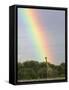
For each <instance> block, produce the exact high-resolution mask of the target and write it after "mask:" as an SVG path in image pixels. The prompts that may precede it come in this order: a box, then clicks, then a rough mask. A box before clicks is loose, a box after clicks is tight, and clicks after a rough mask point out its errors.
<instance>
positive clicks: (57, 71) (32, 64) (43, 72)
mask: <svg viewBox="0 0 69 90" xmlns="http://www.w3.org/2000/svg"><path fill="white" fill-rule="evenodd" d="M58 77H59V78H61V77H65V63H61V64H60V65H54V64H51V63H45V62H40V63H39V62H37V61H33V60H31V61H26V62H23V63H18V80H31V79H47V78H58Z"/></svg>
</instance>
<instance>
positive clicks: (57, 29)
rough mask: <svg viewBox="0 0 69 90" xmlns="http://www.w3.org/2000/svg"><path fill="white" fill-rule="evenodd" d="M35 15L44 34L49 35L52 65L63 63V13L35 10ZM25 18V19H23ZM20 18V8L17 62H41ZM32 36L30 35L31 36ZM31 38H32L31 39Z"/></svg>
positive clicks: (19, 14) (59, 11) (19, 15)
mask: <svg viewBox="0 0 69 90" xmlns="http://www.w3.org/2000/svg"><path fill="white" fill-rule="evenodd" d="M36 11H37V14H38V15H39V19H40V21H41V23H42V25H43V27H44V28H46V29H44V30H46V31H45V32H48V33H49V40H50V42H49V45H50V47H51V48H52V51H53V53H54V60H53V61H54V64H60V63H62V62H65V11H61V10H43V9H37V10H36ZM23 18H25V17H23ZM24 22H25V21H23V20H22V18H21V13H20V8H19V9H18V61H19V62H23V61H26V60H36V61H42V58H41V57H38V56H37V53H35V48H36V47H35V46H33V43H31V39H30V38H29V37H28V36H29V35H28V34H29V33H27V30H28V28H27V25H26V26H25V23H26V22H25V23H24ZM31 36H32V35H31ZM31 38H33V37H31Z"/></svg>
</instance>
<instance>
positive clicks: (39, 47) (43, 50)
mask: <svg viewBox="0 0 69 90" xmlns="http://www.w3.org/2000/svg"><path fill="white" fill-rule="evenodd" d="M19 11H20V13H21V15H22V17H21V18H22V20H23V21H25V22H26V23H27V25H28V27H29V29H28V33H29V36H31V38H32V37H33V38H32V41H33V43H34V44H35V45H36V52H37V53H38V56H41V57H42V61H43V60H44V61H45V57H48V61H49V62H53V60H52V57H53V54H52V51H51V48H50V47H49V34H48V33H44V31H45V28H44V27H43V25H42V23H41V21H40V19H39V17H38V15H37V10H36V9H21V8H20V10H19ZM23 17H25V20H24V18H23ZM45 36H46V38H45Z"/></svg>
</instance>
